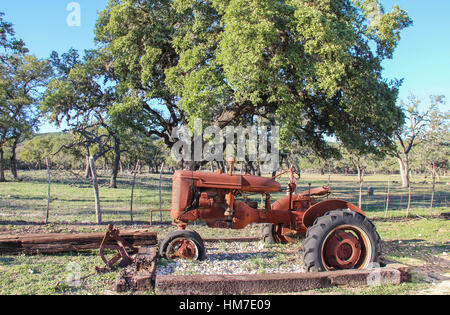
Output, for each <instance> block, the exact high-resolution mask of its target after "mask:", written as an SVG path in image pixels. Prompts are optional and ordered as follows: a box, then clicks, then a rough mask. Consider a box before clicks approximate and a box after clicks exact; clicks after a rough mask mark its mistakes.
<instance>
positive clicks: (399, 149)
mask: <svg viewBox="0 0 450 315" xmlns="http://www.w3.org/2000/svg"><path fill="white" fill-rule="evenodd" d="M408 100H409V104H405V103H404V102H403V101H401V106H402V108H404V111H405V113H406V121H405V123H403V124H399V125H397V126H396V128H397V131H396V132H395V133H394V137H393V138H392V140H391V144H390V145H389V146H388V151H387V153H388V154H389V155H391V156H393V157H395V158H396V159H397V161H398V164H399V167H400V175H401V177H402V187H409V186H410V172H411V165H410V154H411V152H412V150H413V148H414V147H416V146H417V145H419V144H420V143H423V141H424V140H425V138H424V137H423V136H424V135H425V133H426V130H427V128H428V125H429V123H430V118H431V115H432V113H433V112H435V111H436V110H437V108H438V106H439V105H440V104H442V102H443V96H430V105H429V106H428V108H426V109H425V110H423V111H422V110H421V109H420V105H421V100H419V99H418V98H417V97H415V96H414V95H411V96H410V97H409V99H408Z"/></svg>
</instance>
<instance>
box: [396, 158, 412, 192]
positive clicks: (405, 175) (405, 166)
mask: <svg viewBox="0 0 450 315" xmlns="http://www.w3.org/2000/svg"><path fill="white" fill-rule="evenodd" d="M397 160H398V164H399V166H400V175H401V177H402V187H403V188H407V187H409V161H408V158H407V157H404V158H403V159H402V158H397Z"/></svg>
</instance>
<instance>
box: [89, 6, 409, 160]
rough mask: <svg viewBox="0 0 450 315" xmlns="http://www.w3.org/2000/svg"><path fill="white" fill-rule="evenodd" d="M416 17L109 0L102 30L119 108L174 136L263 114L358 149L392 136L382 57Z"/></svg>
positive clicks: (374, 10) (377, 11) (310, 142)
mask: <svg viewBox="0 0 450 315" xmlns="http://www.w3.org/2000/svg"><path fill="white" fill-rule="evenodd" d="M411 23H412V21H411V20H410V18H409V17H408V15H407V13H406V12H405V11H403V10H402V9H400V8H399V7H398V6H394V7H393V8H392V10H391V11H390V12H386V11H385V10H384V8H383V7H382V6H381V4H380V3H379V1H377V0H336V1H329V0H315V1H306V0H285V1H279V0H264V1H263V0H123V1H120V0H111V1H110V2H109V5H108V7H107V8H106V9H105V10H104V11H103V12H102V13H101V15H100V18H99V20H98V23H97V28H96V35H97V37H96V38H97V42H98V43H99V44H100V46H101V48H102V49H104V51H106V52H108V53H109V54H111V56H113V59H114V69H115V71H116V74H117V75H118V78H119V80H120V82H121V85H122V87H123V88H124V90H126V91H128V92H127V93H128V95H129V97H128V98H127V102H123V103H122V104H120V106H119V104H117V107H116V109H117V110H118V111H123V112H124V113H127V114H128V117H131V118H132V119H131V121H132V122H133V123H134V124H135V125H136V126H138V127H140V128H142V129H144V130H146V131H147V132H148V134H156V135H158V136H160V137H162V138H163V139H164V140H165V141H166V143H167V144H168V145H169V146H171V145H173V141H174V139H172V138H171V137H170V133H171V131H172V130H173V128H174V127H176V126H178V125H179V124H180V123H186V122H187V123H192V122H193V121H194V119H195V118H198V117H200V118H203V119H205V120H207V121H209V122H210V123H211V124H216V125H218V126H220V127H224V126H227V125H228V124H231V123H233V124H234V125H237V124H239V123H240V121H241V120H242V119H247V118H248V116H249V115H258V116H262V117H270V119H275V120H276V122H277V124H279V125H280V126H281V131H282V133H281V134H282V137H283V139H284V140H285V143H289V141H292V140H295V141H297V142H298V143H299V144H300V145H302V146H307V147H311V148H313V149H315V150H316V151H318V152H321V153H322V154H323V155H326V154H327V152H329V151H328V150H327V149H329V147H328V146H327V144H326V139H327V137H330V136H334V137H337V138H338V139H339V140H341V141H342V143H343V144H344V145H345V146H346V147H348V148H350V149H358V150H360V151H367V150H368V151H371V150H372V151H375V150H376V149H377V148H379V147H381V146H385V145H387V144H388V143H389V139H390V138H391V136H392V134H393V133H394V131H395V128H396V126H397V125H398V124H395V123H393V122H401V121H403V119H404V116H403V113H402V110H401V108H400V107H398V106H397V105H396V100H397V94H398V87H399V85H400V83H401V81H393V82H388V81H387V80H385V79H384V78H383V76H382V67H381V63H382V61H383V60H385V59H389V58H391V57H392V54H393V51H394V50H395V48H396V46H397V44H398V42H399V40H400V32H401V30H402V29H404V28H405V27H408V26H409V25H410V24H411ZM130 113H131V114H130ZM204 125H206V124H204ZM330 152H331V151H330Z"/></svg>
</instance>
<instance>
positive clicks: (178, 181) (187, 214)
mask: <svg viewBox="0 0 450 315" xmlns="http://www.w3.org/2000/svg"><path fill="white" fill-rule="evenodd" d="M233 162H234V161H230V173H228V174H222V173H220V172H219V173H206V172H192V171H177V172H176V173H175V175H174V177H173V190H172V209H171V217H172V218H173V219H174V222H175V224H177V225H178V226H179V228H180V229H185V228H186V225H187V224H188V223H189V222H192V221H197V220H203V221H204V222H206V223H207V225H208V226H209V227H212V228H231V229H243V228H245V227H246V226H248V225H249V224H251V223H272V224H274V225H275V226H277V227H278V228H277V231H275V233H276V237H277V238H278V239H279V240H280V241H281V242H290V241H292V239H293V238H294V237H293V236H294V235H295V236H304V235H305V234H306V231H307V229H308V227H309V226H311V225H312V223H313V222H314V220H315V219H316V218H317V217H319V216H322V215H324V214H325V213H326V212H328V211H331V210H336V209H347V208H348V209H351V210H353V211H356V212H359V213H361V214H364V213H363V211H362V210H361V209H359V208H357V207H356V206H355V205H353V204H351V203H349V202H346V201H342V200H326V201H324V202H318V201H317V200H316V199H315V198H313V197H314V196H318V197H320V196H326V195H328V194H329V193H330V187H319V188H313V189H309V190H307V191H304V192H301V193H299V194H296V193H294V192H295V189H296V183H295V180H294V176H293V172H292V170H287V171H285V172H282V173H280V174H278V175H277V176H274V177H273V178H264V177H258V176H251V175H233V173H232V165H233ZM285 173H289V179H290V180H289V184H288V194H287V196H284V197H282V198H281V199H279V200H277V201H275V203H274V204H273V205H272V204H271V202H270V193H272V192H278V191H281V185H280V184H279V183H278V182H276V181H275V179H276V178H277V177H279V176H281V175H282V174H285ZM246 193H261V194H263V195H265V196H266V203H265V205H264V208H262V209H257V203H255V202H250V201H248V200H247V199H246V198H247V197H246V195H245V194H246ZM239 196H243V198H244V201H241V200H238V197H239Z"/></svg>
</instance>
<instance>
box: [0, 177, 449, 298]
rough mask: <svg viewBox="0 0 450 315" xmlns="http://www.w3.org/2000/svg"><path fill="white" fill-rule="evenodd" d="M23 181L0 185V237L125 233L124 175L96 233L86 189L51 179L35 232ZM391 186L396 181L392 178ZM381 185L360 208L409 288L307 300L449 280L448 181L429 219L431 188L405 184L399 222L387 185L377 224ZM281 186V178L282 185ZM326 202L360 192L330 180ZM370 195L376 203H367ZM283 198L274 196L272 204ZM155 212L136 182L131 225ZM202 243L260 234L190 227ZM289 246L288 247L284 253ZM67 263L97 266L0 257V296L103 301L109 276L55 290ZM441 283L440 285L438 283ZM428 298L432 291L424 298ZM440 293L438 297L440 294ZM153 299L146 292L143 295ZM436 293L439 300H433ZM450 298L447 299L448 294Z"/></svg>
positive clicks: (71, 259) (253, 229) (152, 185)
mask: <svg viewBox="0 0 450 315" xmlns="http://www.w3.org/2000/svg"><path fill="white" fill-rule="evenodd" d="M20 176H21V177H22V178H23V181H20V182H17V181H10V182H7V183H0V234H10V233H20V234H23V233H41V232H44V233H56V232H93V231H104V230H105V229H106V224H108V223H114V224H115V225H116V226H117V227H119V229H127V228H130V211H129V210H130V195H131V179H132V177H131V175H122V176H120V178H119V182H118V184H119V188H118V189H110V188H108V176H107V174H104V176H101V177H100V198H101V206H102V213H103V222H104V224H103V225H101V226H97V225H95V224H94V223H95V211H94V198H93V190H92V185H91V183H90V181H88V180H85V179H83V178H81V177H80V176H76V175H75V174H73V173H69V172H57V171H53V172H52V176H51V181H52V185H51V203H50V224H48V225H42V224H41V223H42V222H43V221H44V219H45V212H46V208H47V190H48V184H47V175H46V172H45V171H41V172H38V171H34V172H21V173H20ZM328 180H329V178H328V175H325V176H320V175H315V174H304V175H303V178H302V179H301V180H300V181H298V183H297V184H298V186H299V190H307V189H308V183H311V186H312V187H316V186H322V185H326V184H328ZM390 180H391V181H392V182H394V181H396V182H400V178H399V177H396V176H391V177H390ZM387 181H388V177H387V176H383V175H371V176H366V178H365V183H364V196H363V203H362V208H363V210H364V211H365V212H366V214H367V215H368V217H369V218H371V219H373V221H374V223H375V225H376V226H377V230H378V232H379V234H380V236H381V238H382V240H383V244H382V245H383V253H384V256H385V258H387V259H389V260H395V261H399V262H402V263H405V264H408V265H411V266H414V268H415V270H416V276H415V277H414V281H413V282H412V283H408V284H404V285H401V286H392V287H384V288H339V289H328V290H318V291H314V292H307V294H308V293H313V294H415V293H418V294H422V293H427V292H432V290H433V288H436V285H433V284H432V282H433V281H434V282H435V283H438V284H437V285H439V283H443V282H442V280H443V279H444V280H445V276H450V264H449V259H448V254H449V249H450V244H449V240H450V226H449V223H448V221H447V220H445V219H443V218H441V217H439V215H440V214H441V213H442V212H448V211H449V205H448V201H449V197H450V186H449V185H447V182H448V181H450V178H449V177H442V178H441V179H440V182H439V183H437V184H436V195H435V204H434V208H433V215H432V216H431V215H430V208H429V203H430V197H431V184H430V183H429V180H427V179H426V178H423V177H414V178H413V179H412V183H413V184H412V194H413V198H412V210H411V214H410V218H405V213H406V206H407V202H408V190H407V189H404V188H401V187H400V184H399V183H392V184H391V190H390V203H389V204H390V207H389V212H388V218H387V219H385V218H384V214H385V207H386V191H387ZM281 182H282V184H286V182H287V178H282V179H281ZM330 184H331V186H332V187H333V190H332V191H333V194H332V195H331V196H330V198H341V199H346V200H349V201H352V202H354V203H355V204H358V193H359V186H358V184H357V182H356V177H355V176H343V175H331V177H330ZM368 187H373V188H374V191H375V195H374V196H372V197H369V196H367V195H366V191H367V188H368ZM281 195H282V194H278V195H274V196H273V198H272V200H276V199H278V198H279V197H280V196H281ZM161 196H162V208H163V209H167V208H170V202H171V176H170V175H164V176H163V179H162V194H161ZM254 198H255V200H259V196H255V197H254ZM150 209H159V175H153V174H140V175H138V177H137V179H136V185H135V190H134V203H133V215H134V225H136V226H137V227H138V228H139V227H144V226H146V225H148V224H149V210H150ZM154 219H155V225H154V226H153V228H152V229H154V230H155V231H156V232H158V237H159V238H162V237H164V236H165V235H166V234H167V233H168V232H169V231H171V230H173V227H172V226H171V225H170V222H169V218H168V214H167V213H163V217H162V219H163V223H160V215H159V213H155V214H154ZM192 228H193V229H195V230H197V231H198V232H199V233H200V234H201V235H202V236H204V237H206V236H239V235H246V236H259V235H260V226H258V225H252V226H250V227H248V228H246V229H245V230H241V231H232V230H216V229H209V228H206V227H205V226H203V225H201V224H198V225H195V226H193V227H192ZM285 246H288V247H289V246H290V245H285ZM288 249H289V248H288ZM70 263H77V264H78V265H79V266H80V268H81V269H80V272H81V275H82V276H85V275H87V274H90V273H92V272H93V269H94V266H102V262H101V260H100V258H99V257H98V255H97V252H96V251H87V252H83V253H78V254H73V253H71V254H64V255H37V256H25V255H19V256H0V272H1V274H2V277H1V278H0V294H109V293H112V290H113V287H114V282H115V279H116V276H117V274H116V273H109V274H104V275H95V276H92V277H89V278H88V279H86V280H85V281H84V282H83V284H82V285H81V286H78V287H72V286H67V285H59V286H56V284H57V283H58V282H59V281H64V280H65V279H66V278H67V277H68V276H70V275H71V274H72V273H73V270H72V269H71V268H72V267H71V266H72V265H71V264H70ZM444 283H445V282H444ZM430 290H431V291H430ZM444 292H445V291H444ZM148 293H150V294H152V293H153V292H148ZM438 293H439V292H438ZM447 293H449V294H450V292H447Z"/></svg>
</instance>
